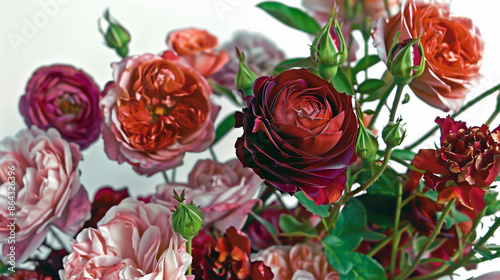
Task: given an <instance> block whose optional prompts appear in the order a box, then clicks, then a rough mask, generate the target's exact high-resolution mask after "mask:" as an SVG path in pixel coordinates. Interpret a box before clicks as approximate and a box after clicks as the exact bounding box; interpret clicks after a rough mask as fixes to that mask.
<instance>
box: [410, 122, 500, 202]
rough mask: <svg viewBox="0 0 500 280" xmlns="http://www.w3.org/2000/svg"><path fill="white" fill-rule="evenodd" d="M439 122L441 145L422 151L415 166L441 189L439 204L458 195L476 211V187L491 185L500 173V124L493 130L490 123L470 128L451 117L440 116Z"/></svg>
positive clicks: (435, 187)
mask: <svg viewBox="0 0 500 280" xmlns="http://www.w3.org/2000/svg"><path fill="white" fill-rule="evenodd" d="M436 123H438V124H439V125H440V127H441V148H440V149H437V150H433V149H422V150H420V151H419V152H418V154H417V155H415V158H414V159H413V165H414V166H415V167H416V168H419V169H422V170H426V172H425V174H424V179H425V183H426V185H427V186H428V187H430V188H432V189H435V190H437V191H438V192H439V195H438V202H439V203H444V202H447V201H449V200H450V199H452V198H457V199H458V202H460V203H461V204H462V205H464V206H466V207H468V208H469V209H471V210H473V209H475V207H476V203H474V200H472V199H471V197H470V196H471V194H473V188H477V189H481V190H483V189H485V188H487V187H489V186H490V185H491V183H493V182H494V181H495V179H496V178H497V176H498V174H499V172H500V146H499V144H500V140H499V138H498V132H499V129H500V127H498V128H496V129H494V130H493V131H492V132H490V130H489V128H488V126H487V125H482V126H481V127H467V126H466V124H465V123H464V122H460V121H455V120H453V119H452V118H451V117H450V116H448V117H446V119H442V118H439V117H438V118H436ZM449 182H453V184H451V185H450V184H449Z"/></svg>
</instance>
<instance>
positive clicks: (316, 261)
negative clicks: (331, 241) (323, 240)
mask: <svg viewBox="0 0 500 280" xmlns="http://www.w3.org/2000/svg"><path fill="white" fill-rule="evenodd" d="M251 259H252V261H263V262H264V265H266V266H269V267H270V268H271V271H272V272H273V274H274V280H290V279H292V280H299V279H303V280H306V279H307V280H340V276H339V274H338V272H337V271H335V270H334V269H333V268H332V267H331V266H330V265H329V264H328V261H327V260H326V254H325V252H324V251H323V247H322V246H321V244H318V243H314V242H308V243H305V244H297V245H294V246H283V245H277V246H272V247H269V248H267V249H265V250H263V251H260V252H258V253H257V254H254V255H252V257H251Z"/></svg>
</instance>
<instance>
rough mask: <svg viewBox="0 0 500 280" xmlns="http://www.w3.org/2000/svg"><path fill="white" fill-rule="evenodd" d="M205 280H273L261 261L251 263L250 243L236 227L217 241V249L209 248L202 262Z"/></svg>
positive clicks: (229, 229)
mask: <svg viewBox="0 0 500 280" xmlns="http://www.w3.org/2000/svg"><path fill="white" fill-rule="evenodd" d="M201 268H202V270H203V279H205V280H211V279H229V280H267V279H273V277H274V275H273V273H272V272H271V269H270V268H269V267H267V266H265V265H264V264H263V263H262V262H261V261H257V262H250V241H249V240H248V237H247V236H246V235H245V233H243V232H242V231H239V230H237V229H236V228H234V227H230V228H228V229H227V230H226V236H225V237H220V238H219V239H218V240H217V244H216V245H215V247H212V246H210V245H209V246H208V250H207V252H206V255H205V258H204V259H203V260H202V261H201Z"/></svg>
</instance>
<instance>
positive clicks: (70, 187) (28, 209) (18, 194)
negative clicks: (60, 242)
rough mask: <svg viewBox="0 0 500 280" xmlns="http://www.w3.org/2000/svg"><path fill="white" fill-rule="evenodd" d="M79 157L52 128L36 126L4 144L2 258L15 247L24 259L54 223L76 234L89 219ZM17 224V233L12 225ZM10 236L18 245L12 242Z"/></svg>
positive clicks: (0, 157) (0, 161)
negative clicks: (45, 129)
mask: <svg viewBox="0 0 500 280" xmlns="http://www.w3.org/2000/svg"><path fill="white" fill-rule="evenodd" d="M80 159H81V154H80V151H79V147H78V145H77V144H73V143H68V142H67V141H66V140H64V139H63V138H61V135H60V134H59V132H58V131H57V130H56V129H54V128H49V129H48V130H47V131H46V132H45V131H43V130H41V129H39V128H37V127H35V126H32V127H31V129H25V130H22V131H20V132H19V133H18V134H17V135H16V136H15V137H13V138H12V137H7V138H5V139H4V140H3V141H1V142H0V242H1V243H2V244H3V246H2V257H3V260H4V262H5V261H7V260H10V256H8V255H9V254H10V255H12V254H11V250H10V247H11V246H15V261H16V263H22V262H23V261H25V260H26V259H27V258H28V257H29V256H30V255H31V253H33V252H34V251H35V250H36V249H37V248H38V247H39V246H40V244H42V242H43V241H44V239H45V237H46V235H47V232H48V231H49V228H50V227H51V226H55V227H57V228H59V229H60V230H62V231H63V232H65V233H67V234H69V235H71V236H72V235H74V234H76V233H77V231H78V230H79V229H80V227H81V226H82V225H83V223H84V222H85V221H86V220H88V219H89V218H90V202H89V199H88V195H87V191H86V190H85V189H84V188H83V186H82V185H81V184H80V170H78V169H77V168H78V163H79V162H80ZM13 202H15V209H14V208H13V206H12V204H13ZM9 207H10V208H9ZM12 218H15V219H17V220H12ZM13 222H15V229H14V227H12V229H14V231H15V233H14V232H11V228H10V227H9V225H12V224H11V223H13ZM11 236H14V237H15V244H14V243H12V242H9V240H11V241H12V240H13V239H12V238H11V239H9V237H11Z"/></svg>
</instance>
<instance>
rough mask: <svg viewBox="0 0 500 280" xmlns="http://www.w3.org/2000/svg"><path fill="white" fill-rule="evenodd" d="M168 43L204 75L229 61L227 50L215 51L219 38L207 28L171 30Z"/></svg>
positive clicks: (213, 71) (206, 75)
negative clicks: (206, 29)
mask: <svg viewBox="0 0 500 280" xmlns="http://www.w3.org/2000/svg"><path fill="white" fill-rule="evenodd" d="M167 45H168V47H169V48H170V49H172V50H173V51H175V52H176V53H177V54H178V55H179V56H180V57H182V58H183V59H185V60H186V61H187V63H189V65H191V66H192V67H193V68H194V69H196V71H198V72H199V73H200V74H201V75H202V76H203V77H208V76H210V75H212V74H213V73H215V72H217V70H219V69H220V68H221V67H222V66H224V64H226V63H227V62H228V61H229V54H228V53H227V52H226V51H225V50H222V51H220V52H218V53H216V52H214V49H215V48H216V47H217V38H216V37H215V36H213V35H212V34H210V33H208V32H207V31H205V30H200V29H195V28H189V29H182V30H177V31H173V32H170V34H168V36H167Z"/></svg>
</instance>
